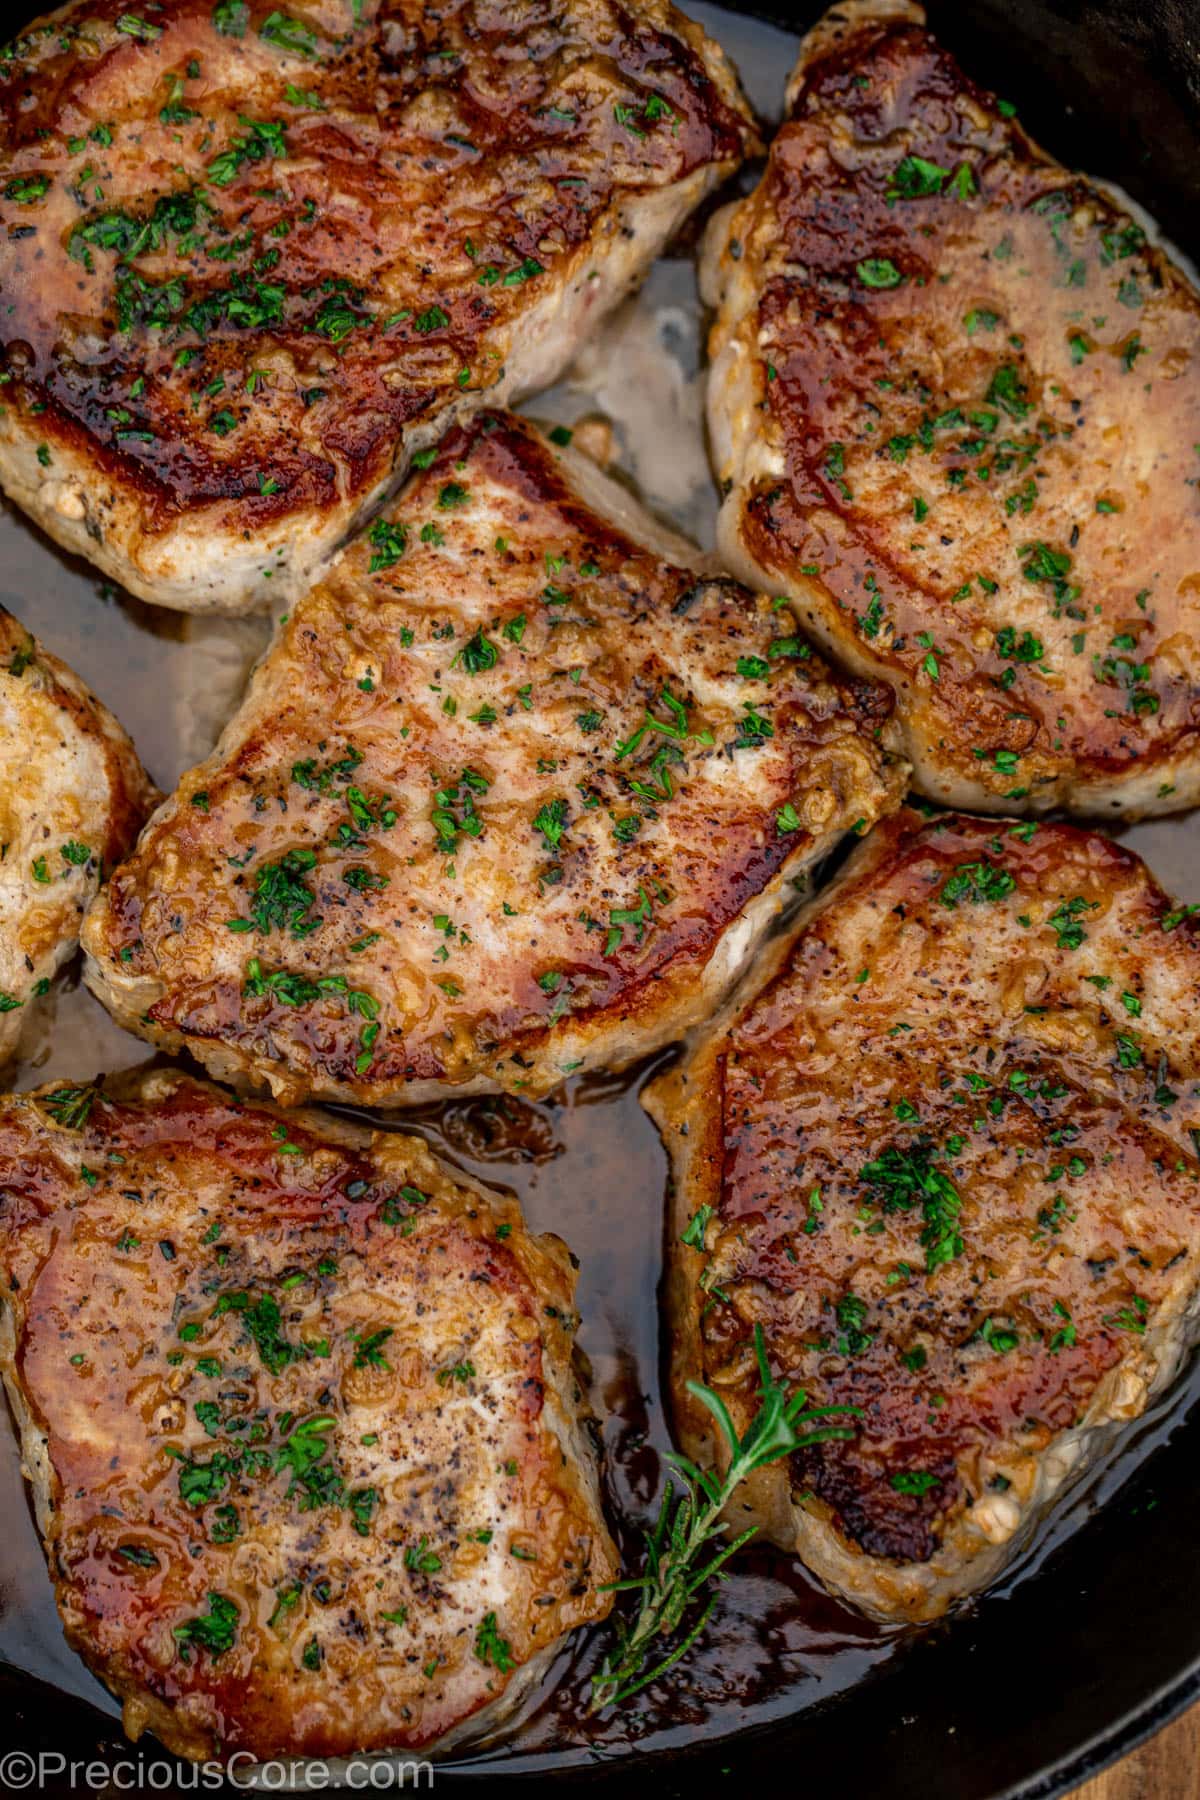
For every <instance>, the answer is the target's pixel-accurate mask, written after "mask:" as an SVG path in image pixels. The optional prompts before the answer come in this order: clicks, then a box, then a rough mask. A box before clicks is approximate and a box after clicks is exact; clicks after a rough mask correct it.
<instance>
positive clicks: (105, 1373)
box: [0, 1073, 617, 1759]
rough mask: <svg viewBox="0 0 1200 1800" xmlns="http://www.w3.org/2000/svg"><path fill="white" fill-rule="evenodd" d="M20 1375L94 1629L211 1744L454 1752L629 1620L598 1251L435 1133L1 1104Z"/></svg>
mask: <svg viewBox="0 0 1200 1800" xmlns="http://www.w3.org/2000/svg"><path fill="white" fill-rule="evenodd" d="M0 1265H2V1267H3V1275H4V1279H3V1293H4V1300H5V1303H6V1305H5V1314H4V1323H3V1332H2V1337H0V1365H2V1367H3V1374H4V1380H5V1383H6V1385H7V1388H8V1392H9V1396H10V1398H11V1401H12V1404H13V1409H14V1411H15V1413H16V1416H17V1419H18V1421H19V1425H20V1430H21V1442H22V1450H23V1455H24V1463H25V1469H26V1473H27V1475H28V1477H29V1480H30V1482H31V1484H32V1488H33V1494H34V1501H35V1505H36V1509H37V1516H38V1523H39V1525H40V1527H41V1530H42V1534H43V1537H44V1539H45V1544H46V1554H47V1556H48V1558H49V1562H50V1570H51V1574H52V1576H53V1580H54V1585H55V1592H56V1596H57V1599H58V1605H59V1610H60V1612H61V1614H62V1618H63V1623H64V1626H65V1628H66V1634H67V1638H68V1641H69V1642H70V1643H71V1645H72V1646H73V1647H74V1648H75V1649H76V1650H78V1651H79V1652H80V1654H81V1655H82V1656H83V1657H84V1658H85V1659H86V1661H87V1662H88V1664H89V1665H90V1667H91V1668H92V1669H94V1671H95V1672H96V1674H97V1675H98V1676H99V1677H100V1678H101V1679H102V1680H103V1681H105V1682H106V1683H107V1684H108V1686H109V1687H110V1688H111V1689H112V1690H113V1692H114V1693H115V1694H116V1695H118V1697H119V1698H120V1699H121V1701H122V1702H123V1705H124V1720H125V1728H126V1730H127V1732H128V1733H129V1735H130V1736H131V1737H133V1738H136V1737H138V1736H139V1735H140V1733H141V1732H142V1731H143V1730H145V1729H150V1730H152V1731H153V1732H154V1733H155V1734H156V1735H157V1736H158V1737H159V1738H160V1739H161V1740H162V1742H163V1743H164V1744H166V1745H167V1746H168V1748H169V1749H172V1750H175V1751H177V1752H178V1753H179V1754H180V1755H183V1756H189V1757H193V1758H197V1759H199V1758H203V1757H208V1756H215V1755H217V1754H218V1753H220V1754H221V1755H223V1756H228V1755H230V1754H231V1753H233V1752H234V1751H240V1752H243V1753H245V1754H248V1755H250V1756H253V1757H256V1758H259V1759H261V1758H271V1757H277V1756H278V1757H291V1756H317V1757H321V1758H335V1757H338V1756H344V1755H351V1754H353V1753H356V1752H360V1751H362V1752H371V1751H382V1750H397V1749H419V1750H421V1751H422V1752H429V1751H432V1750H439V1749H445V1748H446V1747H447V1746H448V1745H449V1744H450V1743H451V1742H455V1743H457V1742H459V1741H461V1739H462V1738H463V1737H464V1736H471V1735H475V1734H476V1733H478V1732H480V1731H482V1730H484V1729H485V1728H486V1727H488V1726H493V1725H495V1724H496V1722H497V1721H498V1719H499V1718H501V1717H502V1716H503V1715H505V1714H506V1713H507V1712H509V1711H510V1710H511V1709H512V1707H513V1706H514V1705H515V1704H516V1702H517V1700H518V1699H519V1698H520V1697H521V1696H522V1695H523V1694H524V1693H525V1692H526V1691H527V1690H528V1688H529V1687H530V1685H531V1684H532V1683H534V1682H535V1681H536V1679H537V1678H538V1676H539V1675H540V1674H541V1673H542V1672H543V1671H544V1669H545V1667H546V1665H547V1662H548V1661H549V1659H550V1658H551V1657H552V1656H553V1655H554V1653H555V1652H556V1651H557V1650H559V1649H561V1647H562V1640H563V1637H564V1634H565V1633H567V1632H569V1631H571V1630H572V1629H573V1628H574V1627H576V1626H578V1625H581V1624H585V1623H586V1622H588V1621H589V1620H594V1619H599V1618H602V1617H603V1616H604V1615H605V1613H607V1611H608V1609H609V1606H610V1605H611V1596H610V1595H608V1594H604V1593H601V1592H599V1591H598V1590H599V1587H600V1586H601V1584H603V1583H605V1582H607V1581H610V1580H611V1579H613V1577H614V1575H615V1573H616V1566H617V1565H616V1557H615V1552H614V1550H613V1547H612V1544H611V1542H610V1540H609V1537H608V1533H607V1531H606V1529H605V1525H604V1519H603V1515H602V1514H601V1511H600V1502H599V1495H598V1491H597V1484H596V1472H595V1468H594V1461H593V1455H592V1448H591V1445H590V1442H589V1440H588V1438H587V1436H586V1434H585V1432H584V1430H583V1417H584V1414H583V1402H582V1399H581V1392H580V1387H579V1384H578V1382H577V1380H576V1376H575V1373H574V1371H573V1368H572V1344H573V1339H574V1333H575V1329H576V1326H577V1324H578V1319H577V1316H576V1314H575V1312H574V1309H573V1297H574V1289H575V1276H574V1272H573V1268H572V1260H571V1258H570V1256H569V1254H568V1252H567V1250H566V1247H565V1245H563V1244H562V1243H561V1242H560V1240H559V1239H558V1238H555V1237H533V1236H531V1235H530V1233H529V1232H528V1231H527V1230H526V1228H525V1225H524V1223H523V1222H522V1219H521V1214H520V1211H519V1209H518V1207H517V1205H516V1203H515V1202H514V1201H512V1200H510V1199H504V1198H503V1197H501V1196H500V1195H498V1194H495V1193H491V1192H489V1191H488V1190H486V1189H484V1188H481V1187H479V1186H478V1185H477V1184H475V1183H474V1182H471V1181H469V1180H468V1179H466V1178H465V1177H463V1176H460V1175H457V1174H455V1173H453V1172H451V1171H450V1170H449V1169H448V1168H446V1167H445V1166H444V1165H443V1164H441V1163H439V1162H438V1161H437V1160H436V1158H435V1157H434V1156H433V1155H432V1154H431V1153H430V1151H429V1150H428V1149H427V1148H426V1147H425V1145H424V1144H423V1143H421V1141H420V1140H419V1139H417V1138H412V1137H403V1136H398V1135H394V1134H387V1133H375V1134H372V1133H369V1132H367V1131H364V1130H362V1129H361V1128H358V1127H347V1126H346V1125H344V1124H342V1123H336V1122H334V1121H332V1120H329V1119H324V1118H321V1117H319V1116H318V1115H316V1114H287V1115H284V1114H280V1113H277V1112H275V1111H274V1110H273V1109H269V1108H266V1107H263V1106H242V1105H240V1104H238V1103H237V1102H235V1101H231V1100H230V1099H229V1097H228V1096H227V1095H225V1094H222V1093H220V1092H219V1091H218V1090H216V1089H214V1088H210V1087H208V1086H207V1085H206V1084H202V1083H198V1082H195V1081H192V1080H190V1079H187V1078H185V1077H182V1076H178V1075H174V1074H164V1073H157V1074H144V1075H142V1076H141V1077H140V1078H135V1079H134V1080H133V1081H132V1082H131V1083H128V1084H127V1085H126V1087H125V1088H124V1089H123V1090H122V1091H121V1094H120V1095H119V1096H118V1097H111V1098H110V1097H108V1096H106V1095H105V1094H104V1093H102V1092H100V1091H98V1090H97V1089H96V1088H94V1087H84V1088H63V1087H58V1088H43V1089H39V1090H38V1091H37V1092H35V1093H32V1094H22V1095H19V1096H15V1097H12V1098H10V1099H8V1100H5V1101H3V1102H0Z"/></svg>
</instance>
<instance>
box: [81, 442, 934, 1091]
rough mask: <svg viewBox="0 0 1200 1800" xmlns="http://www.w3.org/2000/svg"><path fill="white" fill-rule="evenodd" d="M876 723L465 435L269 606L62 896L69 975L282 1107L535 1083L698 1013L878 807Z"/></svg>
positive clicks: (883, 772) (567, 494)
mask: <svg viewBox="0 0 1200 1800" xmlns="http://www.w3.org/2000/svg"><path fill="white" fill-rule="evenodd" d="M889 708H890V696H889V695H888V693H887V690H886V689H883V688H878V687H874V686H872V685H871V684H869V683H864V682H860V681H857V680H855V679H853V678H851V679H847V680H841V679H838V678H835V677H833V676H832V675H830V674H829V672H828V671H827V670H826V669H825V667H824V666H823V664H822V663H821V662H820V660H819V659H818V658H817V657H815V656H814V655H813V654H812V653H811V651H810V649H809V646H808V644H807V643H806V642H804V641H803V640H802V639H801V638H800V637H799V636H798V635H797V634H796V629H795V621H794V619H793V618H792V616H791V614H790V612H789V611H788V610H787V608H786V606H783V607H780V606H779V605H777V604H776V603H775V602H773V601H771V600H768V599H766V598H764V597H757V598H756V597H755V596H754V595H752V594H749V593H747V592H746V591H745V590H744V589H742V588H739V587H738V586H737V584H736V583H734V582H732V581H730V580H729V579H728V578H726V577H721V576H716V575H713V574H712V573H710V572H709V571H708V569H707V566H706V565H705V564H704V563H703V561H702V559H700V558H699V557H698V556H697V555H696V553H695V552H694V551H693V550H692V549H691V547H690V546H689V545H687V544H685V543H684V542H683V541H682V540H681V539H677V538H674V537H673V536H671V535H670V534H669V533H666V532H665V531H664V530H663V528H662V527H660V526H658V525H656V523H655V522H654V521H653V520H652V519H650V517H649V516H648V515H646V514H644V513H642V512H641V510H640V509H639V508H638V507H636V506H635V505H634V503H633V502H632V501H631V500H630V499H629V497H628V495H627V494H626V493H625V492H624V490H623V489H622V488H620V487H618V486H617V485H616V483H615V482H614V481H612V480H611V479H610V478H608V477H606V476H604V475H602V474H601V473H600V472H599V471H597V470H596V469H595V468H594V466H593V465H592V464H590V463H589V462H587V461H586V460H585V459H584V458H583V457H582V456H580V455H579V454H578V453H577V452H575V451H574V450H572V449H570V448H569V447H556V446H554V445H552V444H550V443H548V442H547V441H546V440H545V439H544V438H542V437H541V436H540V435H539V434H538V433H537V431H536V430H535V429H534V428H533V427H531V426H529V425H528V424H526V423H525V422H524V421H522V420H519V419H516V418H513V417H508V418H505V417H494V416H491V415H487V416H485V417H484V418H482V419H481V420H477V421H476V422H475V424H474V425H473V426H472V427H471V428H470V429H469V430H458V431H456V432H454V433H452V434H451V436H450V437H449V438H448V439H447V440H446V441H445V443H444V444H443V445H442V447H441V450H440V451H439V453H438V455H437V456H436V458H435V460H433V461H432V462H431V463H430V464H429V466H428V467H427V468H425V469H424V470H422V471H421V472H420V473H419V474H418V475H417V476H415V477H414V479H413V480H412V482H411V483H410V484H409V486H408V487H407V488H406V490H405V491H404V493H403V494H402V495H401V496H400V500H399V502H398V504H397V505H396V506H395V507H394V508H392V509H391V510H389V511H388V512H387V513H386V514H385V515H384V516H383V517H382V518H381V519H380V520H379V521H378V522H377V523H376V525H375V526H374V527H373V528H372V529H371V531H370V532H368V533H367V534H366V536H364V537H363V538H362V539H360V540H359V542H358V543H357V544H355V545H354V546H352V548H351V549H350V550H348V551H347V552H346V554H345V555H344V556H343V557H342V558H341V559H340V561H339V562H338V564H337V565H336V567H335V569H334V570H333V572H332V574H331V575H330V577H329V579H328V580H327V581H326V582H325V583H324V584H323V585H322V586H320V587H318V588H317V589H315V590H314V591H313V592H312V593H311V594H309V595H308V596H307V597H306V598H305V599H304V600H302V601H301V602H300V603H299V604H298V605H297V606H296V607H295V608H294V609H293V610H292V613H291V615H290V617H289V618H288V620H287V621H286V623H285V624H284V625H283V626H282V627H281V629H280V631H279V634H278V635H277V638H276V640H275V643H274V645H273V647H272V648H271V649H270V650H269V652H268V653H267V655H266V657H265V659H264V661H263V663H262V664H261V665H260V667H259V669H258V671H257V672H256V674H255V676H254V678H253V680H252V683H251V686H250V689H249V692H248V695H247V698H246V700H245V703H244V704H243V706H242V709H241V711H240V712H239V713H238V714H237V715H236V717H235V718H234V719H233V721H232V722H231V724H230V725H229V727H228V729H227V730H226V732H225V734H224V736H223V737H222V739H221V741H220V743H219V744H218V746H217V749H216V751H215V752H214V754H213V755H212V756H211V757H210V758H209V760H208V761H207V762H204V763H201V764H200V765H199V766H198V767H197V768H196V769H194V770H192V771H191V773H190V774H188V775H187V776H185V777H184V780H183V782H182V784H181V786H180V788H179V790H178V791H177V793H176V794H175V795H174V796H173V797H172V798H171V799H170V800H169V801H168V802H167V803H166V804H165V805H164V806H163V807H162V808H161V809H160V810H159V812H158V813H157V814H156V815H155V816H154V818H153V820H152V821H151V823H150V825H149V826H148V827H147V829H146V831H145V833H144V834H143V836H142V839H141V841H140V843H139V845H138V848H137V850H136V852H135V854H134V855H133V856H132V857H131V858H130V859H129V861H128V862H126V863H125V864H124V865H123V866H122V867H121V868H120V869H118V870H117V871H116V873H115V874H114V876H113V879H112V881H111V882H110V884H109V886H108V887H107V889H106V890H105V892H104V893H103V894H102V896H101V897H100V899H99V900H98V901H97V903H96V906H95V908H94V910H93V912H92V914H91V916H90V918H89V920H88V922H87V928H86V946H87V951H88V956H89V959H90V960H89V964H88V969H87V979H88V981H89V983H90V984H91V986H92V987H93V989H94V991H95V992H96V993H97V994H98V995H99V996H100V998H101V999H102V1000H103V1001H104V1003H105V1005H106V1006H108V1007H109V1008H110V1009H111V1010H112V1012H113V1013H114V1014H115V1016H116V1017H117V1018H118V1019H119V1020H120V1022H121V1023H122V1024H124V1025H127V1026H128V1027H129V1028H130V1029H131V1030H133V1031H138V1032H141V1033H142V1035H143V1036H145V1037H148V1038H150V1039H151V1041H153V1042H156V1043H159V1044H163V1045H168V1046H171V1047H172V1048H176V1049H178V1048H180V1047H183V1046H186V1047H187V1048H188V1049H189V1050H190V1051H191V1053H192V1054H193V1055H195V1056H196V1057H198V1058H199V1059H200V1061H201V1062H203V1063H204V1064H205V1065H206V1066H207V1067H208V1068H209V1070H210V1071H211V1072H212V1073H214V1074H218V1075H220V1076H222V1077H223V1078H226V1079H229V1080H232V1081H235V1082H237V1083H239V1084H246V1083H252V1084H256V1085H261V1084H263V1083H269V1084H270V1087H271V1088H272V1090H273V1092H274V1094H275V1096H276V1098H277V1099H279V1100H282V1101H284V1102H285V1103H287V1104H292V1103H295V1102H296V1101H298V1100H300V1099H302V1098H304V1097H305V1096H306V1095H309V1094H313V1095H317V1096H323V1097H325V1098H329V1099H334V1098H336V1099H341V1100H353V1101H359V1102H362V1103H364V1104H367V1105H372V1106H378V1105H383V1104H385V1103H387V1102H394V1101H400V1100H404V1101H411V1102H414V1103H415V1102H417V1101H423V1100H426V1099H430V1098H433V1097H436V1095H437V1094H438V1093H440V1092H442V1091H443V1090H444V1089H445V1087H447V1086H448V1085H453V1086H456V1087H460V1088H466V1089H468V1090H470V1089H487V1088H497V1087H500V1088H506V1089H510V1090H516V1091H520V1092H522V1093H524V1094H525V1095H527V1096H532V1095H538V1094H542V1093H545V1092H546V1091H547V1090H549V1089H550V1088H552V1087H554V1086H555V1085H556V1084H557V1083H559V1082H560V1081H561V1080H562V1079H563V1077H564V1076H566V1075H568V1074H570V1073H571V1072H573V1071H574V1070H578V1069H583V1068H613V1067H620V1066H622V1065H624V1064H626V1063H628V1062H630V1061H632V1060H633V1059H635V1058H637V1057H639V1056H643V1055H646V1054H648V1053H649V1052H650V1051H651V1050H653V1049H655V1048H656V1047H657V1046H659V1045H661V1044H663V1043H666V1042H669V1041H670V1040H671V1039H672V1038H674V1037H676V1036H678V1035H679V1033H680V1032H681V1031H682V1030H684V1029H685V1028H686V1027H687V1026H688V1025H690V1024H693V1023H695V1022H696V1021H697V1020H699V1019H701V1018H705V1017H707V1016H708V1015H709V1014H710V1013H711V1011H712V1010H713V1008H714V1007H715V1006H716V1005H717V1004H718V1003H719V1001H720V999H721V998H722V996H723V995H724V993H725V991H726V990H727V989H728V987H729V986H730V985H731V983H732V981H733V980H734V978H735V977H736V975H737V974H738V972H739V971H740V969H741V968H742V966H743V964H744V962H745V961H746V959H747V958H748V957H749V956H750V955H751V953H752V951H753V949H754V946H755V944H756V942H757V941H758V939H759V938H760V937H761V935H762V933H763V932H764V930H765V929H766V927H767V925H768V924H769V923H770V921H771V919H772V918H773V917H774V916H775V914H776V913H777V912H778V910H779V907H780V905H781V902H782V900H783V899H784V898H785V897H787V896H788V895H789V894H791V892H792V890H791V886H790V884H791V883H793V882H794V881H796V880H797V879H799V878H800V876H801V875H802V874H803V872H804V870H806V869H807V868H808V867H809V866H810V865H811V864H812V863H813V861H814V860H815V859H817V858H818V857H820V856H822V855H823V854H825V853H826V852H827V851H828V850H829V849H831V848H832V847H833V845H834V844H835V843H836V842H837V841H838V839H839V838H840V836H841V835H842V834H843V833H844V832H845V831H847V830H848V829H850V828H851V827H853V826H859V827H862V826H864V825H866V824H869V823H870V822H871V821H872V820H873V819H874V818H876V817H877V816H878V815H879V814H880V813H881V812H884V811H886V810H888V809H890V808H891V807H893V806H895V805H897V804H898V802H899V798H900V795H901V793H902V791H903V786H904V779H905V774H906V766H905V765H904V764H903V763H902V762H901V761H900V760H899V759H896V758H893V757H892V756H891V755H890V753H889V750H888V748H887V742H888V714H889Z"/></svg>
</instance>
